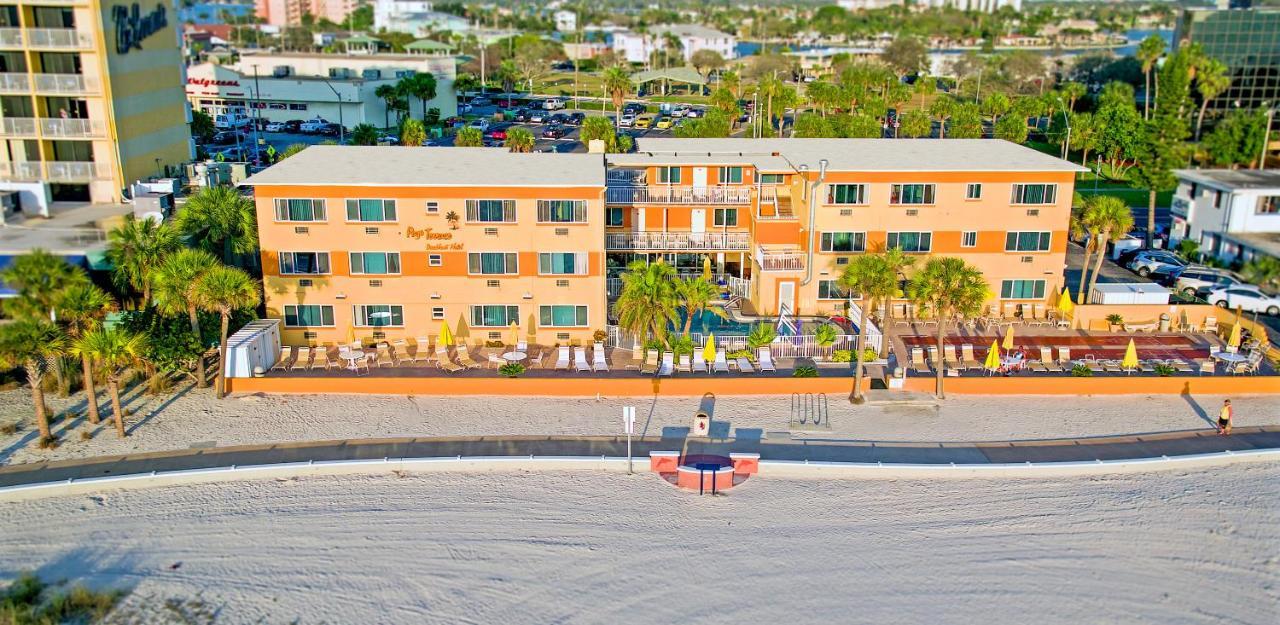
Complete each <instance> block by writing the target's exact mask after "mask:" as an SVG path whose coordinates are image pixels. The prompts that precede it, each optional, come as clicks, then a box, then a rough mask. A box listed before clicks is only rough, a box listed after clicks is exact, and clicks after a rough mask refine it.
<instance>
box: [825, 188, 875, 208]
mask: <svg viewBox="0 0 1280 625" xmlns="http://www.w3.org/2000/svg"><path fill="white" fill-rule="evenodd" d="M866 203H867V185H865V184H833V185H831V186H829V187H827V204H866Z"/></svg>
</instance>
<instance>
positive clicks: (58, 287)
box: [0, 249, 89, 319]
mask: <svg viewBox="0 0 1280 625" xmlns="http://www.w3.org/2000/svg"><path fill="white" fill-rule="evenodd" d="M0 280H3V281H4V283H5V284H7V285H8V286H9V288H10V289H13V290H14V291H16V292H17V294H18V296H17V297H15V298H12V299H9V300H7V301H5V303H4V310H5V313H7V314H8V316H10V317H13V318H20V317H42V318H45V319H48V318H50V317H51V316H52V315H53V313H54V304H55V303H56V302H57V301H58V298H59V296H60V295H61V294H62V291H64V290H65V289H67V288H68V287H70V286H72V285H76V284H83V283H86V282H88V281H89V277H88V276H87V275H85V273H84V271H82V270H80V268H79V267H76V266H74V265H72V264H70V263H68V262H67V261H65V260H63V259H62V258H60V257H58V256H54V255H53V254H51V253H49V252H48V251H46V250H43V249H33V250H31V252H30V253H27V254H20V255H18V256H17V257H15V258H14V259H13V262H12V263H10V264H9V266H8V267H5V268H4V269H3V270H0Z"/></svg>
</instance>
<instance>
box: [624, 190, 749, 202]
mask: <svg viewBox="0 0 1280 625" xmlns="http://www.w3.org/2000/svg"><path fill="white" fill-rule="evenodd" d="M605 201H606V202H608V203H610V204H750V203H751V187H670V186H648V187H609V188H607V189H606V190H605Z"/></svg>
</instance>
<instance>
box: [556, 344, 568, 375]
mask: <svg viewBox="0 0 1280 625" xmlns="http://www.w3.org/2000/svg"><path fill="white" fill-rule="evenodd" d="M568 369H569V348H568V347H561V348H560V349H558V350H556V371H567V370H568Z"/></svg>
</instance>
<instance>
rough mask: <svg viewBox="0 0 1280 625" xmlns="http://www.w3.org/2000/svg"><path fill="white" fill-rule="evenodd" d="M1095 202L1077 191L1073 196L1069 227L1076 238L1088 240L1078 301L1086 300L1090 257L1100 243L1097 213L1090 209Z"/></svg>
mask: <svg viewBox="0 0 1280 625" xmlns="http://www.w3.org/2000/svg"><path fill="white" fill-rule="evenodd" d="M1092 207H1093V203H1092V202H1089V201H1086V200H1085V199H1084V196H1082V195H1080V192H1079V191H1077V192H1076V193H1075V194H1074V195H1073V196H1072V198H1071V220H1070V221H1069V222H1068V224H1067V227H1068V229H1069V230H1070V231H1071V237H1072V238H1074V239H1085V238H1086V237H1087V240H1086V241H1085V244H1084V260H1083V261H1082V262H1081V263H1080V286H1079V287H1077V288H1076V301H1077V302H1084V287H1085V286H1086V285H1087V284H1088V283H1089V257H1090V256H1092V255H1093V251H1094V248H1095V247H1096V246H1097V245H1098V228H1097V223H1096V221H1095V216H1096V215H1095V214H1094V212H1093V211H1091V210H1090V209H1091V208H1092Z"/></svg>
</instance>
